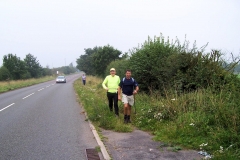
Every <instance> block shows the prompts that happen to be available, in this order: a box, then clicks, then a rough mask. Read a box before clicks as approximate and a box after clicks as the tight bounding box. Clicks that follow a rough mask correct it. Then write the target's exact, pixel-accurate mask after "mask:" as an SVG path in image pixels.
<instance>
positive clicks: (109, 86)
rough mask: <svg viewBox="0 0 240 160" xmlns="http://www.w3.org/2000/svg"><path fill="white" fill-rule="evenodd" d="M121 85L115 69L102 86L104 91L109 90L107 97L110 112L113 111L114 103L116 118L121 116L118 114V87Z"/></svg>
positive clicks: (111, 70) (112, 69)
mask: <svg viewBox="0 0 240 160" xmlns="http://www.w3.org/2000/svg"><path fill="white" fill-rule="evenodd" d="M119 83H120V78H119V76H117V75H116V70H115V68H111V69H110V75H108V76H107V77H106V78H105V79H104V81H103V83H102V86H103V88H104V89H106V90H107V97H108V104H109V109H110V111H113V103H114V111H115V114H116V116H119V113H118V93H117V91H118V85H119Z"/></svg>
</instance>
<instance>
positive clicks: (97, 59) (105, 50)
mask: <svg viewBox="0 0 240 160" xmlns="http://www.w3.org/2000/svg"><path fill="white" fill-rule="evenodd" d="M121 54H122V52H121V51H119V50H117V49H114V48H113V47H112V46H110V45H107V46H103V47H98V48H97V50H96V52H94V54H93V56H92V59H93V66H94V69H95V72H96V75H98V76H102V77H103V76H104V74H105V73H104V71H105V70H106V68H107V66H108V65H109V64H110V63H111V62H112V61H115V60H117V59H120V57H119V56H120V55H121Z"/></svg>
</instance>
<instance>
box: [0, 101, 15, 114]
mask: <svg viewBox="0 0 240 160" xmlns="http://www.w3.org/2000/svg"><path fill="white" fill-rule="evenodd" d="M14 104H15V103H12V104H10V105H8V106H7V107H5V108H3V109H1V110H0V112H2V111H3V110H5V109H7V108H8V107H11V106H12V105H14Z"/></svg>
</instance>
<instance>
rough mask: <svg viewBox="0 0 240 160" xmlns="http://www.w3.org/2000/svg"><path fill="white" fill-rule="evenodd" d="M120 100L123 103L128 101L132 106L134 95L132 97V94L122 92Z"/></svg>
mask: <svg viewBox="0 0 240 160" xmlns="http://www.w3.org/2000/svg"><path fill="white" fill-rule="evenodd" d="M122 102H123V103H124V104H127V103H128V104H129V105H130V106H133V104H134V97H133V95H131V96H127V95H125V94H122Z"/></svg>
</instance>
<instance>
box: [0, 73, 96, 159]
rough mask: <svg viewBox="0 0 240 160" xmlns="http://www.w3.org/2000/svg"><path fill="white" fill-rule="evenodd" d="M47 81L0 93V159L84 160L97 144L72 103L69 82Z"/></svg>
mask: <svg viewBox="0 0 240 160" xmlns="http://www.w3.org/2000/svg"><path fill="white" fill-rule="evenodd" d="M79 77H80V74H74V75H71V76H68V77H67V83H66V84H65V83H63V84H56V83H55V81H49V82H45V83H41V84H38V85H34V86H30V87H26V88H22V89H18V90H14V91H10V92H6V93H2V94H0V159H1V160H5V159H6V160H9V159H14V160H15V159H18V160H21V159H22V160H33V159H34V160H38V159H39V160H40V159H41V160H42V159H47V160H55V159H56V160H65V159H67V160H70V159H72V160H75V159H79V160H84V159H86V154H85V150H86V149H88V148H95V147H96V146H97V142H96V140H95V139H94V136H93V134H92V132H91V129H90V127H89V125H88V122H86V121H85V115H84V114H81V112H82V109H81V107H80V106H79V104H78V102H77V101H76V94H75V92H74V89H73V82H74V80H76V79H77V78H79Z"/></svg>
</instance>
